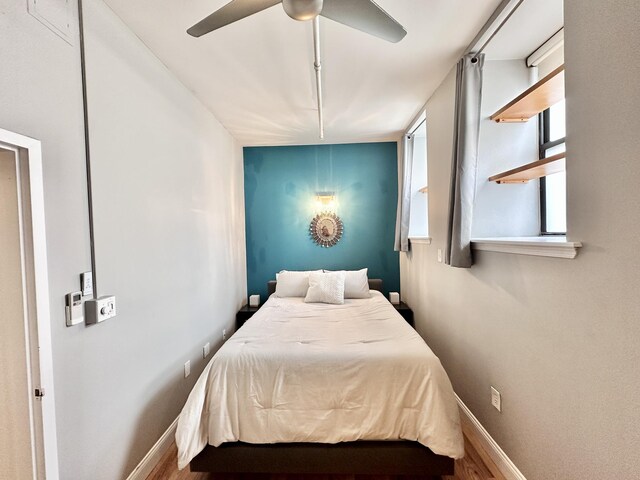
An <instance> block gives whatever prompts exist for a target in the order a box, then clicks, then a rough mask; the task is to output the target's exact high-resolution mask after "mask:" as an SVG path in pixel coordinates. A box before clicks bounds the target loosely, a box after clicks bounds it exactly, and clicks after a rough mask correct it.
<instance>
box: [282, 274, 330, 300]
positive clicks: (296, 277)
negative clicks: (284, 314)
mask: <svg viewBox="0 0 640 480" xmlns="http://www.w3.org/2000/svg"><path fill="white" fill-rule="evenodd" d="M320 271H321V270H318V272H320ZM310 273H311V272H290V271H288V270H282V271H281V272H280V273H278V274H277V275H276V280H277V283H276V291H275V293H274V295H275V296H276V297H281V298H284V297H304V296H305V295H306V294H307V290H308V288H309V274H310Z"/></svg>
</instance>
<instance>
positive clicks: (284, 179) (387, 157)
mask: <svg viewBox="0 0 640 480" xmlns="http://www.w3.org/2000/svg"><path fill="white" fill-rule="evenodd" d="M317 191H333V192H335V194H336V200H337V207H336V213H337V214H338V216H339V217H340V218H341V219H342V221H343V222H344V233H343V235H342V239H341V240H340V241H339V242H338V244H337V245H335V246H334V247H331V248H322V247H320V246H318V245H316V244H315V242H313V241H312V239H311V237H310V236H309V223H310V222H311V219H312V218H313V217H314V215H315V214H316V213H317V207H316V201H315V194H316V192H317ZM244 192H245V193H244V194H245V210H246V212H245V215H246V235H247V287H248V294H249V295H251V294H256V293H258V294H260V296H261V300H262V301H263V302H264V301H266V299H267V281H268V280H273V279H275V274H276V272H279V271H280V270H283V269H285V270H312V269H321V268H326V269H346V270H355V269H360V268H364V267H368V268H369V277H370V278H382V279H383V280H384V289H385V291H386V293H388V292H389V291H396V292H399V291H400V265H399V257H398V252H394V251H393V242H394V233H395V220H396V205H397V196H398V169H397V144H396V143H395V142H387V143H358V144H347V145H311V146H288V147H246V148H245V149H244Z"/></svg>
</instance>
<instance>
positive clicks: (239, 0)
mask: <svg viewBox="0 0 640 480" xmlns="http://www.w3.org/2000/svg"><path fill="white" fill-rule="evenodd" d="M278 3H282V7H283V8H284V11H285V12H286V13H287V15H289V16H290V17H291V18H293V19H295V20H302V21H304V20H313V19H314V18H316V17H317V16H318V15H320V16H323V17H326V18H329V19H331V20H333V21H335V22H338V23H342V24H343V25H347V26H349V27H352V28H355V29H356V30H360V31H362V32H365V33H368V34H370V35H373V36H375V37H379V38H382V39H384V40H387V41H389V42H393V43H396V42H399V41H400V40H402V39H403V38H404V36H405V35H406V34H407V32H406V30H405V29H404V28H403V27H402V25H400V24H399V23H398V22H396V21H395V20H394V19H393V18H392V17H391V16H390V15H389V14H388V13H387V12H385V11H384V10H383V9H382V8H380V7H379V6H378V5H376V3H375V2H373V1H372V0H232V1H231V2H229V3H227V4H226V5H225V6H224V7H222V8H220V9H218V10H216V11H215V12H213V13H212V14H211V15H209V16H208V17H206V18H204V19H203V20H201V21H199V22H198V23H196V24H195V25H194V26H193V27H191V28H190V29H188V30H187V33H188V34H189V35H192V36H194V37H200V36H202V35H205V34H207V33H209V32H212V31H213V30H217V29H218V28H221V27H224V26H225V25H229V24H230V23H233V22H237V21H238V20H241V19H243V18H245V17H248V16H250V15H253V14H254V13H258V12H261V11H262V10H266V9H267V8H270V7H273V6H274V5H277V4H278Z"/></svg>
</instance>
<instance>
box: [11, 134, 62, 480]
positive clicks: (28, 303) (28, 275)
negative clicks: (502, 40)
mask: <svg viewBox="0 0 640 480" xmlns="http://www.w3.org/2000/svg"><path fill="white" fill-rule="evenodd" d="M41 171H42V170H41V164H40V143H39V142H37V141H36V140H33V139H30V138H27V137H23V136H20V135H16V134H12V133H11V132H7V131H4V130H0V365H1V368H2V372H3V385H2V388H1V389H0V477H2V478H20V479H22V478H24V479H35V480H40V479H45V478H47V479H57V478H58V468H57V448H56V436H55V411H54V401H53V371H52V362H51V334H50V325H49V321H50V320H49V318H50V317H49V305H48V303H49V298H48V283H47V282H48V280H47V268H46V241H45V238H44V202H43V197H42V175H41ZM43 253H44V255H43Z"/></svg>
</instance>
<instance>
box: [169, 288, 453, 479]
mask: <svg viewBox="0 0 640 480" xmlns="http://www.w3.org/2000/svg"><path fill="white" fill-rule="evenodd" d="M391 439H404V440H417V441H418V442H420V443H421V444H423V445H425V446H427V447H429V448H430V449H431V450H432V451H433V452H435V453H437V454H441V455H447V456H449V457H453V458H461V457H462V456H463V455H464V446H463V440H462V433H461V429H460V420H459V416H458V407H457V404H456V401H455V397H454V394H453V389H452V388H451V383H450V382H449V379H448V377H447V374H446V373H445V371H444V369H443V368H442V365H441V364H440V360H439V359H438V357H436V356H435V355H434V354H433V352H432V351H431V350H430V349H429V347H428V346H427V345H426V344H425V343H424V341H423V340H422V338H421V337H420V336H419V335H418V334H417V333H416V332H415V331H414V330H413V328H411V327H410V326H409V325H408V324H407V323H406V322H405V321H404V319H403V318H402V317H401V316H400V315H399V314H398V312H397V311H396V310H395V309H394V308H393V306H392V305H391V304H390V303H389V302H388V301H387V300H386V299H385V297H384V296H383V295H382V294H380V293H379V292H376V291H372V298H370V299H362V300H345V304H344V305H326V304H308V303H304V302H303V300H302V299H301V298H275V297H273V296H272V297H271V298H270V299H269V300H268V301H267V302H266V303H265V304H264V305H263V306H262V308H260V310H259V311H258V312H257V313H256V314H255V315H253V317H251V319H250V320H248V321H247V322H246V323H245V325H244V326H243V327H242V328H241V329H239V330H238V331H237V332H236V333H235V335H233V336H232V337H231V338H230V339H229V340H228V341H227V342H226V343H225V344H224V345H223V346H222V348H220V350H218V352H217V353H216V354H215V355H214V357H213V358H212V360H211V362H210V363H209V365H207V367H206V368H205V370H204V371H203V372H202V375H201V376H200V378H199V379H198V382H197V383H196V385H195V387H194V388H193V391H192V392H191V394H190V395H189V398H188V400H187V403H186V405H185V406H184V408H183V410H182V413H181V414H180V418H179V421H178V429H177V432H176V443H177V445H178V465H179V467H180V468H184V467H185V466H186V465H187V464H188V463H189V462H190V461H191V459H192V458H193V457H195V456H196V455H197V454H198V453H199V452H200V451H201V450H202V449H203V448H204V447H205V446H206V445H207V443H209V444H211V445H214V446H218V445H220V444H221V443H224V442H235V441H242V442H248V443H279V442H322V443H337V442H346V441H354V440H391Z"/></svg>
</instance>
